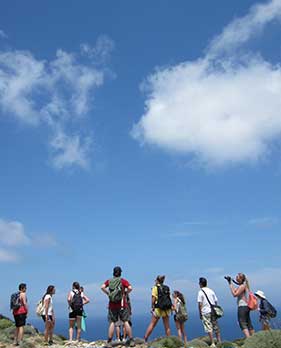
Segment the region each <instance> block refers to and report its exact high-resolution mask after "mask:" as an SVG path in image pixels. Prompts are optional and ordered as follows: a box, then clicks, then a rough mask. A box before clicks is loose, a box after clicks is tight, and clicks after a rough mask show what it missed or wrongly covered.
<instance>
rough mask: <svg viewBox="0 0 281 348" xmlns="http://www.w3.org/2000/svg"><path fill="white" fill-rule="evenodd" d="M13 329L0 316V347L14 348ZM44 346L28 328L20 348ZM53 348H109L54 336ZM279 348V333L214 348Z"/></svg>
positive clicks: (165, 343)
mask: <svg viewBox="0 0 281 348" xmlns="http://www.w3.org/2000/svg"><path fill="white" fill-rule="evenodd" d="M14 330H15V326H14V323H13V322H12V321H11V320H9V319H8V318H5V317H2V316H0V348H12V347H13V348H15V346H14V345H13V344H12V343H13V335H14ZM43 346H44V338H43V335H42V333H40V332H39V331H38V330H37V329H36V328H34V327H32V326H30V325H27V326H26V327H25V337H24V341H23V346H22V348H39V347H43ZM112 346H113V347H117V348H123V347H125V343H120V342H113V344H112ZM209 346H210V342H209V340H208V338H207V337H200V338H197V339H194V340H192V341H189V342H188V344H187V345H186V348H208V347H209ZM52 347H53V348H78V347H81V348H90V347H91V348H108V347H109V346H108V345H107V344H106V341H103V340H99V341H95V342H72V343H70V342H68V341H67V340H65V338H64V337H61V336H57V335H55V337H54V344H53V345H52ZM135 347H136V348H182V347H183V344H182V342H181V341H180V340H179V339H178V338H177V337H169V338H167V337H164V338H158V339H156V340H154V341H152V342H149V343H145V342H144V341H143V340H142V339H139V338H136V339H135ZM240 347H241V348H281V330H272V331H270V332H258V333H256V334H255V335H254V336H252V337H251V338H249V339H246V340H245V339H239V340H235V341H233V342H226V341H225V342H223V343H221V344H217V348H240Z"/></svg>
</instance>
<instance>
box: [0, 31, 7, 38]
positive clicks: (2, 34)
mask: <svg viewBox="0 0 281 348" xmlns="http://www.w3.org/2000/svg"><path fill="white" fill-rule="evenodd" d="M7 38H8V36H7V34H6V33H5V32H4V31H3V30H1V29H0V39H7Z"/></svg>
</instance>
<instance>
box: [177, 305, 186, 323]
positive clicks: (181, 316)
mask: <svg viewBox="0 0 281 348" xmlns="http://www.w3.org/2000/svg"><path fill="white" fill-rule="evenodd" d="M175 319H176V320H178V321H181V322H183V321H186V320H187V319H188V314H187V311H186V307H185V305H184V304H183V303H182V301H179V308H178V311H177V312H176V314H175Z"/></svg>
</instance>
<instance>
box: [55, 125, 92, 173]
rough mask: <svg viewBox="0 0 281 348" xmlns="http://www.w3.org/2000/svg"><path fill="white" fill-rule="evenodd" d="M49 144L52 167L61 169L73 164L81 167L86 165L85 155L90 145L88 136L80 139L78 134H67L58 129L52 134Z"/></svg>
mask: <svg viewBox="0 0 281 348" xmlns="http://www.w3.org/2000/svg"><path fill="white" fill-rule="evenodd" d="M50 145H51V148H52V153H53V157H52V163H53V165H54V167H56V168H58V169H61V168H63V167H67V166H72V165H73V164H76V165H79V166H80V167H82V168H87V167H88V158H87V155H88V153H89V149H90V146H91V139H90V138H89V137H87V138H85V139H83V140H81V137H80V136H79V135H74V136H68V135H66V134H64V133H63V132H61V131H60V132H57V133H56V134H55V135H54V137H53V139H52V140H51V143H50Z"/></svg>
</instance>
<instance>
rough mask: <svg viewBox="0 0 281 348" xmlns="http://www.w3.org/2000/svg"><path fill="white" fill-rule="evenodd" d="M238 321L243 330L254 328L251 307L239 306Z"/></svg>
mask: <svg viewBox="0 0 281 348" xmlns="http://www.w3.org/2000/svg"><path fill="white" fill-rule="evenodd" d="M238 322H239V326H240V329H241V330H245V329H248V330H253V325H252V322H251V318H250V309H249V307H248V306H241V307H238Z"/></svg>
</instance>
